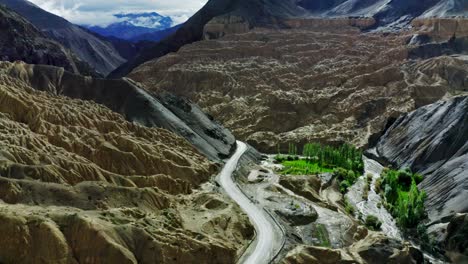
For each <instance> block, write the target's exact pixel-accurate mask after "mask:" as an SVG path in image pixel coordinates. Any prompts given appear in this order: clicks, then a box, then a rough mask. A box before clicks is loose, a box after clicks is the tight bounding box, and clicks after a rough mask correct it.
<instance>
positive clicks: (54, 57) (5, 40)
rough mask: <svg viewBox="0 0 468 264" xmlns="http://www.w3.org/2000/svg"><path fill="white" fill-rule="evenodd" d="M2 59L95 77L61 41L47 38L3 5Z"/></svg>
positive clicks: (0, 13) (0, 22) (0, 12)
mask: <svg viewBox="0 0 468 264" xmlns="http://www.w3.org/2000/svg"><path fill="white" fill-rule="evenodd" d="M0 58H1V60H3V61H16V60H21V61H25V62H27V63H32V64H50V65H55V66H58V67H63V68H65V69H66V70H67V71H70V72H73V73H82V74H86V75H90V74H91V75H92V74H93V70H92V69H91V67H90V66H89V65H88V64H87V63H85V62H83V61H81V60H79V59H78V58H77V57H75V55H74V54H73V53H72V52H70V51H69V50H67V49H65V48H64V47H63V46H62V45H60V44H59V43H58V42H55V41H53V40H50V39H48V38H47V37H46V36H44V34H42V32H40V31H39V30H37V29H36V28H35V27H34V26H33V25H32V24H31V23H30V22H29V21H27V20H25V19H24V18H23V17H21V16H20V15H19V14H17V13H15V12H14V11H12V10H10V9H8V8H6V7H5V6H1V5H0Z"/></svg>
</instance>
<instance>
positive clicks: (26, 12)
mask: <svg viewBox="0 0 468 264" xmlns="http://www.w3.org/2000/svg"><path fill="white" fill-rule="evenodd" d="M0 4H4V5H6V6H7V7H8V8H10V9H12V10H14V11H16V12H17V13H19V14H20V15H21V16H23V17H24V18H26V19H27V20H28V21H29V22H31V23H32V24H33V25H34V26H35V27H36V28H38V29H40V30H41V31H42V32H43V33H44V34H45V35H46V36H47V37H48V38H50V39H53V40H55V41H57V42H59V43H61V44H62V45H63V46H64V47H66V48H68V49H70V50H71V51H72V52H73V53H74V54H75V55H76V56H77V57H78V58H80V59H81V60H82V61H85V62H87V63H88V64H89V65H91V67H93V68H94V69H95V71H97V72H98V73H99V74H101V75H107V74H108V73H109V72H111V71H112V70H114V69H115V68H117V67H118V66H119V65H121V64H123V63H124V62H125V61H126V60H125V59H124V58H122V56H121V55H120V54H119V51H118V50H117V49H116V48H115V47H114V46H113V45H112V43H110V42H109V41H107V40H105V39H103V38H99V37H97V36H95V35H94V34H91V33H90V32H89V31H87V30H85V29H84V28H81V27H79V26H76V25H74V24H72V23H70V22H68V21H67V20H65V19H63V18H61V17H59V16H56V15H53V14H51V13H49V12H46V11H44V10H42V9H41V8H39V7H38V6H36V5H34V4H32V3H30V2H28V1H26V0H0Z"/></svg>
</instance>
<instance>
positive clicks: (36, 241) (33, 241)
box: [0, 62, 253, 263]
mask: <svg viewBox="0 0 468 264" xmlns="http://www.w3.org/2000/svg"><path fill="white" fill-rule="evenodd" d="M14 73H20V75H19V76H13V75H12V74H14ZM54 74H59V75H54ZM60 74H64V72H63V70H61V69H60V68H53V67H50V66H33V65H31V66H30V65H26V64H24V63H9V62H0V98H1V104H0V140H1V142H2V144H1V146H0V149H1V153H2V154H1V155H0V161H1V164H2V165H1V167H0V172H1V173H0V174H1V176H0V197H1V200H2V201H1V210H0V219H1V221H2V225H1V226H0V232H2V234H3V235H2V236H1V237H0V259H1V262H2V263H34V262H37V261H38V260H39V259H42V261H41V262H43V263H86V262H89V261H90V260H93V259H94V260H99V261H98V262H101V261H102V262H110V263H139V262H142V261H143V262H148V263H190V262H192V260H194V259H196V260H197V261H200V262H202V263H234V262H235V261H236V258H237V254H238V251H240V250H241V249H242V248H243V247H245V246H247V244H248V241H249V240H250V239H251V237H252V236H253V229H252V227H251V226H250V225H249V220H248V217H247V216H245V215H243V214H241V213H240V209H239V207H238V206H237V205H235V204H234V203H233V202H232V201H231V200H230V199H228V197H227V196H226V195H223V194H221V193H218V192H216V191H214V190H215V186H214V184H211V183H210V178H211V177H212V176H213V175H215V174H216V172H217V166H216V165H215V164H214V163H212V162H210V161H209V160H208V159H207V158H206V157H204V156H203V155H202V154H200V152H198V151H197V150H196V149H195V148H194V147H193V146H192V145H191V144H190V143H189V142H188V141H187V140H185V139H184V138H182V137H180V136H178V135H176V134H174V133H172V132H170V131H168V130H166V129H161V128H154V127H153V128H150V127H146V126H143V125H140V124H138V123H137V122H129V121H127V120H125V119H124V117H123V116H122V115H120V114H118V113H115V112H113V111H112V110H110V109H109V108H107V107H105V106H103V105H101V104H98V103H95V102H93V101H84V100H77V99H72V98H70V97H67V96H63V95H62V94H61V89H63V90H64V91H65V92H64V93H71V92H74V93H76V94H91V95H92V93H96V91H92V90H87V89H84V90H81V89H80V88H81V87H79V85H80V84H81V85H83V84H86V81H87V80H86V79H84V78H83V79H82V82H81V83H80V84H78V83H73V82H72V81H73V78H75V79H74V80H77V78H78V77H76V76H72V75H68V74H65V75H64V76H60ZM47 78H50V79H47ZM60 78H62V79H61V80H60ZM67 78H71V79H69V80H68V82H67ZM60 81H64V82H67V83H66V84H64V83H60ZM94 82H100V84H101V85H102V84H103V83H104V82H106V81H104V80H101V81H98V80H94ZM111 82H112V81H111ZM116 82H117V83H120V84H121V86H123V84H122V82H123V81H116ZM58 83H60V86H59V85H58ZM49 84H50V85H49ZM32 85H33V86H34V87H33V86H32ZM94 88H99V85H95V86H94ZM114 88H116V89H118V88H119V86H118V85H117V86H115V87H114ZM37 89H39V90H40V91H39V90H37ZM55 89H57V90H55ZM110 93H111V92H110V91H109V94H110ZM120 96H123V94H120V95H118V96H115V97H114V98H112V99H113V100H115V98H117V97H120ZM107 100H111V99H110V98H107ZM121 100H124V101H125V98H121ZM133 100H134V101H133V102H138V99H136V98H134V99H133ZM140 102H141V103H142V101H140ZM147 102H148V101H147ZM127 103H128V104H130V105H131V103H132V102H131V100H130V101H128V102H127ZM141 107H144V106H143V105H142V106H141ZM184 107H185V108H187V107H188V106H187V105H184ZM186 111H188V110H186ZM202 185H203V186H204V188H203V189H202V188H199V187H200V186H202ZM220 221H221V222H223V224H222V228H221V227H219V226H220V224H219V222H220ZM45 244H46V245H47V246H44V245H45Z"/></svg>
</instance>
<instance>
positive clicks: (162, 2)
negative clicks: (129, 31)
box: [29, 0, 207, 26]
mask: <svg viewBox="0 0 468 264" xmlns="http://www.w3.org/2000/svg"><path fill="white" fill-rule="evenodd" d="M29 1H31V2H33V3H34V4H36V5H38V6H39V7H41V8H43V9H45V10H47V11H49V12H51V13H53V14H56V15H59V16H61V17H64V18H65V19H67V20H69V21H70V22H73V23H75V24H82V25H99V26H106V25H109V24H111V23H114V22H117V21H119V20H118V18H116V17H115V16H113V15H114V14H118V13H135V12H158V13H160V14H161V15H165V16H170V17H171V18H172V19H173V20H174V21H175V24H179V23H183V22H185V21H186V20H187V19H188V18H189V17H190V16H192V15H193V14H194V13H195V12H197V11H198V10H199V9H200V8H201V7H202V6H203V5H204V4H205V3H206V2H207V0H29Z"/></svg>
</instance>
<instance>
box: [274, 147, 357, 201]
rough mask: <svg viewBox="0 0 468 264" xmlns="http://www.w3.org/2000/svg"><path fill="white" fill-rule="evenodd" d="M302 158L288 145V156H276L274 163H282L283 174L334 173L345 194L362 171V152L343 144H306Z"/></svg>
mask: <svg viewBox="0 0 468 264" xmlns="http://www.w3.org/2000/svg"><path fill="white" fill-rule="evenodd" d="M302 153H303V156H304V158H302V159H300V158H299V157H298V156H297V146H296V145H294V144H289V154H288V155H281V154H278V155H277V156H276V157H275V159H276V162H278V163H282V164H283V165H284V167H285V169H284V170H283V171H282V173H283V174H293V175H307V174H317V173H324V172H334V175H335V176H336V178H337V179H338V180H339V182H340V190H341V191H342V192H343V193H345V192H346V191H347V190H348V188H349V187H350V186H352V185H353V184H354V183H355V182H356V180H357V178H358V177H359V176H360V175H361V174H362V173H363V171H364V161H363V160H362V151H360V150H359V149H357V148H356V147H354V146H352V145H349V144H343V145H341V146H339V147H333V146H324V145H321V144H316V143H308V144H306V145H304V147H303V152H302Z"/></svg>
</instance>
